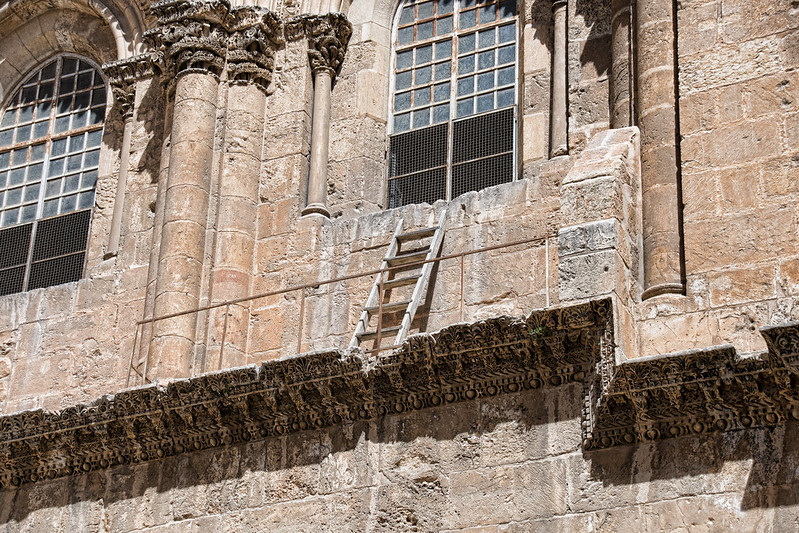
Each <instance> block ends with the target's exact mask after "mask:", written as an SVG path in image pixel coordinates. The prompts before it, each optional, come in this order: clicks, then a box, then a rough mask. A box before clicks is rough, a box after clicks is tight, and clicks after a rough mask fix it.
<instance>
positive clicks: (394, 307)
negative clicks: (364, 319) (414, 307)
mask: <svg viewBox="0 0 799 533" xmlns="http://www.w3.org/2000/svg"><path fill="white" fill-rule="evenodd" d="M409 303H411V301H410V300H407V301H405V302H390V303H385V304H383V312H384V313H391V312H394V311H398V310H400V309H407V308H408V304H409ZM379 309H380V307H378V306H376V305H372V306H369V307H367V308H366V311H367V312H369V313H374V312H375V311H378V310H379Z"/></svg>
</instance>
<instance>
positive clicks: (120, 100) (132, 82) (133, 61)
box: [102, 53, 159, 120]
mask: <svg viewBox="0 0 799 533" xmlns="http://www.w3.org/2000/svg"><path fill="white" fill-rule="evenodd" d="M158 60H159V58H158V57H157V56H154V55H153V54H150V53H147V54H140V55H137V56H134V57H131V58H128V59H120V60H119V61H114V62H112V63H106V64H105V65H103V67H102V68H103V72H105V75H106V76H107V77H108V79H109V83H110V85H111V91H112V93H113V95H114V101H115V104H116V105H117V106H119V110H120V113H121V114H122V117H123V118H124V119H125V120H127V119H129V118H131V117H132V116H133V104H134V99H135V96H136V82H137V81H139V80H142V79H145V78H149V77H152V76H154V75H155V74H156V73H157V72H158V70H159V69H158V67H157V62H158Z"/></svg>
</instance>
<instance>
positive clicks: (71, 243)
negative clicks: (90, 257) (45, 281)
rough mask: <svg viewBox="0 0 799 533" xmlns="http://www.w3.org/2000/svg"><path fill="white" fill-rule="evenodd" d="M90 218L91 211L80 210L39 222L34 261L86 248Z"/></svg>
mask: <svg viewBox="0 0 799 533" xmlns="http://www.w3.org/2000/svg"><path fill="white" fill-rule="evenodd" d="M90 219H91V211H78V212H77V213H70V214H69V215H65V216H61V217H56V218H50V219H47V220H42V221H40V222H38V227H37V228H36V239H35V242H34V243H33V261H42V260H45V259H49V258H51V257H58V256H61V255H66V254H71V253H75V252H81V251H83V250H85V249H86V237H87V236H88V234H89V221H90Z"/></svg>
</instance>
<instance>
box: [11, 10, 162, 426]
mask: <svg viewBox="0 0 799 533" xmlns="http://www.w3.org/2000/svg"><path fill="white" fill-rule="evenodd" d="M109 4H111V3H110V2H109ZM112 7H113V8H114V9H113V11H114V13H117V20H122V14H123V13H124V10H123V11H121V12H120V11H119V10H118V9H117V7H118V6H113V5H112ZM134 20H135V18H134ZM122 24H123V26H124V28H123V29H124V30H125V31H129V32H131V33H135V32H134V28H133V27H132V26H131V24H130V21H124V20H123V22H122ZM117 31H120V30H119V28H116V29H115V30H114V31H112V30H111V28H110V27H109V26H108V23H107V21H106V20H105V19H104V18H103V16H101V14H100V13H98V12H97V11H95V10H92V9H89V7H88V6H87V5H84V4H81V3H80V2H74V3H64V4H63V5H62V6H61V9H53V6H52V5H50V4H45V3H41V2H39V3H31V2H16V3H13V4H12V5H10V6H8V7H6V6H4V9H3V10H2V11H1V12H0V50H2V51H3V52H2V53H3V56H4V61H2V62H0V78H2V80H3V81H2V82H0V84H2V87H0V100H2V99H4V98H5V97H6V96H10V94H8V93H9V92H10V91H12V90H14V84H16V83H19V82H21V81H22V80H23V79H24V78H25V77H26V76H27V75H28V72H29V71H30V70H32V69H33V68H35V67H36V65H38V64H41V62H43V61H46V60H48V59H49V58H51V57H52V56H53V55H54V54H57V53H74V54H80V55H83V56H85V57H88V58H90V59H91V60H92V61H94V62H95V63H97V64H98V65H99V64H103V63H105V62H109V61H113V60H115V59H116V58H117V55H116V54H117V53H118V48H117V46H116V43H115V39H116V38H117V35H116V34H115V32H117ZM23 43H24V44H23ZM7 82H8V83H10V84H11V85H8V86H6V85H5V84H6V83H7ZM161 98H162V97H161V92H160V87H159V86H158V83H152V82H151V81H150V80H144V81H141V82H139V90H138V92H137V102H136V105H135V109H136V111H135V112H134V115H133V123H132V131H133V135H132V142H131V156H130V159H129V163H130V167H129V169H128V170H129V174H128V183H127V190H126V201H125V210H124V214H123V222H122V231H123V245H122V247H121V249H120V250H119V253H118V254H117V255H116V256H114V257H105V252H106V248H107V246H108V242H109V229H110V225H111V217H112V212H113V209H114V200H115V193H116V185H117V184H116V178H117V176H118V173H119V161H120V149H121V143H122V128H123V119H122V117H121V116H120V113H119V110H118V109H112V110H110V111H109V113H107V115H106V122H105V134H104V137H103V149H102V151H101V159H100V177H99V180H98V184H97V191H96V206H95V211H94V215H93V220H92V227H91V232H90V235H89V242H88V249H87V259H86V262H87V266H86V276H85V278H84V279H82V280H80V281H78V282H76V283H69V284H65V285H60V286H56V287H49V288H45V289H38V290H34V291H29V292H26V293H22V294H14V295H9V296H4V297H2V298H0V411H2V412H14V411H19V410H23V409H31V408H35V407H43V406H46V407H49V408H59V407H65V406H68V405H71V404H74V403H76V402H80V401H86V400H90V399H91V398H96V397H97V396H99V395H102V394H104V393H107V392H108V391H109V390H119V389H120V388H122V387H124V385H125V378H126V374H127V364H128V360H129V358H130V355H131V353H132V350H133V342H134V338H133V337H134V334H135V323H136V321H137V320H139V319H140V318H141V314H142V303H143V298H144V287H145V284H146V276H147V265H148V263H149V259H150V257H149V255H150V247H151V239H152V226H153V220H152V217H153V212H152V210H153V204H154V202H155V182H156V179H155V176H157V173H158V165H159V156H160V153H159V152H160V147H159V143H160V135H161V131H162V128H163V126H162V119H163V117H162V107H161V103H160V102H161Z"/></svg>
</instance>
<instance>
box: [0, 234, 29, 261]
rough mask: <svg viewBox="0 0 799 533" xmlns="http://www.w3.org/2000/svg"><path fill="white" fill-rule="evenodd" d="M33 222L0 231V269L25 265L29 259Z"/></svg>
mask: <svg viewBox="0 0 799 533" xmlns="http://www.w3.org/2000/svg"><path fill="white" fill-rule="evenodd" d="M31 228H33V224H26V225H24V226H16V227H13V228H8V229H4V230H2V231H0V242H2V243H3V246H2V247H1V248H0V269H6V268H9V267H13V266H19V265H23V266H24V265H25V262H26V261H27V260H28V246H30V240H31Z"/></svg>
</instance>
